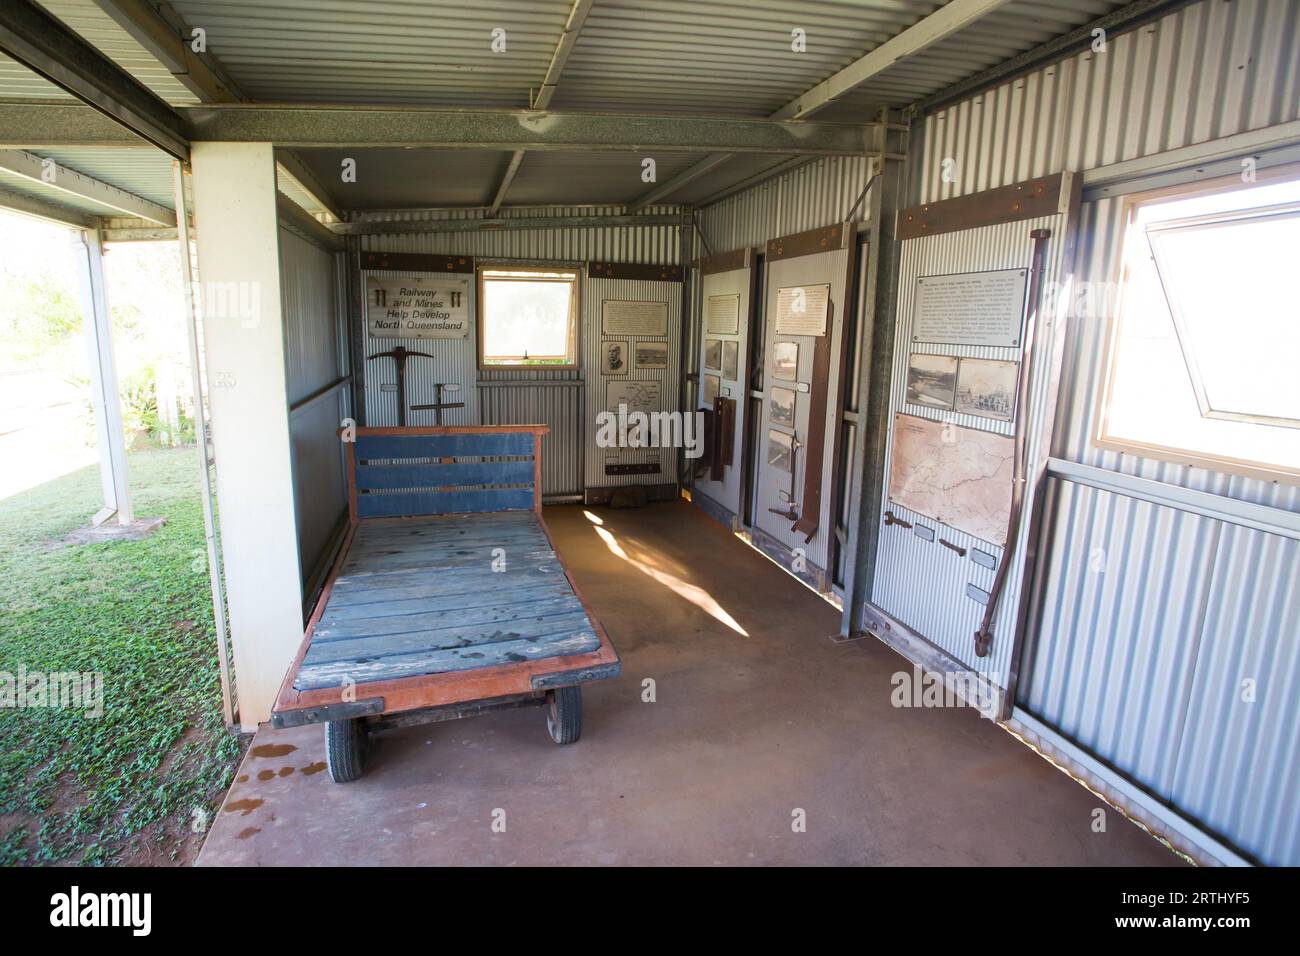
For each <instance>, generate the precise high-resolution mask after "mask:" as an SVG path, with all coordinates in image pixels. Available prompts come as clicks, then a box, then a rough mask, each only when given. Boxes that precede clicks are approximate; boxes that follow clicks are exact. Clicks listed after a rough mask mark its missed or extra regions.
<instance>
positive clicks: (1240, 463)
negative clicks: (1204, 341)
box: [1091, 157, 1300, 485]
mask: <svg viewBox="0 0 1300 956" xmlns="http://www.w3.org/2000/svg"><path fill="white" fill-rule="evenodd" d="M1242 158H1243V159H1245V158H1247V157H1242ZM1296 179H1300V164H1286V165H1282V166H1275V167H1270V168H1268V169H1262V170H1259V171H1258V173H1257V175H1256V178H1255V181H1254V182H1252V183H1249V184H1246V183H1243V182H1242V180H1241V177H1240V175H1232V176H1223V177H1217V178H1214V179H1208V180H1201V181H1197V182H1192V183H1184V184H1181V185H1177V186H1165V187H1161V188H1159V189H1151V190H1146V191H1143V192H1135V193H1130V194H1128V195H1126V196H1124V197H1123V206H1122V208H1121V214H1120V219H1121V221H1122V222H1123V230H1124V231H1123V235H1122V237H1121V240H1120V244H1119V254H1118V256H1117V261H1116V263H1115V266H1114V270H1113V271H1112V273H1111V278H1112V281H1113V282H1115V283H1116V285H1117V287H1118V289H1119V290H1120V291H1119V295H1118V297H1117V299H1116V302H1115V307H1114V309H1113V310H1111V314H1110V315H1109V316H1108V317H1107V328H1106V332H1105V344H1104V348H1103V351H1102V364H1101V371H1102V380H1101V387H1100V388H1099V389H1097V398H1096V400H1095V408H1094V410H1093V421H1094V422H1095V425H1094V427H1093V433H1092V436H1091V440H1092V445H1093V446H1094V447H1097V448H1101V449H1103V450H1106V451H1115V452H1121V453H1124V454H1130V455H1136V456H1138V457H1140V458H1147V459H1151V460H1154V461H1162V462H1168V463H1170V464H1175V465H1184V466H1187V467H1191V468H1204V469H1207V470H1209V471H1214V472H1218V473H1221V474H1228V475H1236V476H1240V477H1243V478H1251V479H1255V480H1259V481H1268V482H1282V483H1285V484H1290V485H1300V468H1289V467H1287V466H1285V465H1277V464H1273V463H1272V462H1266V461H1256V460H1253V459H1248V458H1237V457H1234V456H1232V455H1216V454H1212V453H1209V452H1201V451H1197V450H1195V449H1190V448H1180V447H1177V446H1170V445H1160V444H1156V443H1154V442H1143V441H1138V440H1135V439H1132V438H1119V437H1114V436H1111V435H1110V434H1108V425H1109V420H1110V407H1111V396H1112V394H1113V392H1114V383H1115V374H1116V371H1117V368H1118V365H1119V344H1120V332H1121V328H1122V325H1123V320H1124V306H1125V300H1126V298H1127V291H1128V289H1129V288H1130V283H1129V278H1130V277H1129V261H1130V258H1131V257H1132V255H1133V249H1132V244H1133V243H1134V242H1135V241H1137V242H1141V243H1143V244H1146V245H1147V246H1148V252H1149V253H1150V254H1151V255H1152V256H1153V257H1154V256H1155V251H1154V249H1152V248H1151V247H1150V244H1149V243H1148V240H1147V237H1146V230H1145V229H1139V228H1138V227H1137V224H1136V219H1137V214H1138V210H1139V208H1141V207H1144V206H1148V205H1151V204H1153V203H1157V202H1168V201H1172V200H1178V199H1196V198H1198V197H1203V196H1213V195H1220V194H1224V193H1230V192H1236V191H1239V190H1241V189H1243V188H1249V187H1251V186H1261V185H1266V184H1269V183H1273V182H1285V181H1287V180H1296ZM1268 208H1271V207H1268V206H1260V207H1255V209H1257V210H1264V209H1268ZM1251 212H1253V211H1252V210H1233V211H1229V212H1225V213H1216V214H1213V216H1214V217H1217V218H1222V217H1225V216H1233V215H1238V214H1240V213H1251ZM1188 218H1193V217H1188ZM1156 279H1157V281H1158V282H1163V280H1162V278H1161V273H1160V270H1159V268H1158V267H1157V268H1156ZM1161 292H1162V295H1164V294H1165V293H1164V290H1163V288H1162V290H1161ZM1166 302H1168V298H1167V296H1166ZM1170 319H1171V321H1172V322H1173V325H1174V333H1175V336H1177V337H1178V339H1179V349H1180V351H1181V352H1182V355H1183V362H1184V365H1185V366H1186V368H1187V372H1188V375H1189V376H1191V379H1192V390H1193V392H1194V393H1195V394H1196V399H1197V402H1198V404H1199V403H1200V402H1201V401H1202V399H1201V395H1200V393H1199V391H1198V387H1199V386H1198V383H1197V381H1196V375H1197V374H1198V373H1197V372H1196V371H1195V370H1194V368H1193V365H1192V364H1191V361H1190V359H1189V355H1188V351H1187V349H1186V347H1185V346H1184V343H1183V338H1182V330H1181V329H1179V327H1178V326H1179V321H1178V318H1177V316H1176V315H1175V314H1174V309H1173V307H1172V304H1171V305H1170ZM1201 408H1202V409H1203V408H1204V406H1203V405H1202V406H1201ZM1210 417H1213V418H1215V419H1217V420H1225V419H1224V416H1221V415H1214V416H1210ZM1227 420H1232V421H1242V419H1240V418H1235V417H1234V418H1231V419H1227ZM1245 423H1248V424H1260V425H1266V426H1267V427H1276V426H1272V425H1268V424H1267V423H1264V422H1259V421H1256V420H1255V419H1246V420H1245Z"/></svg>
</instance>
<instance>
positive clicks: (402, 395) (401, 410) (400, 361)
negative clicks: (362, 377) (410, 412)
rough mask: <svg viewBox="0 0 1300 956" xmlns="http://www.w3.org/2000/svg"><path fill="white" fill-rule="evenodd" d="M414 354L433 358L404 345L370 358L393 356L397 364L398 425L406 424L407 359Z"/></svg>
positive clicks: (403, 425) (426, 353) (377, 353)
mask: <svg viewBox="0 0 1300 956" xmlns="http://www.w3.org/2000/svg"><path fill="white" fill-rule="evenodd" d="M412 355H418V356H420V357H421V358H433V356H432V355H430V354H429V353H428V352H414V351H411V350H410V349H407V348H406V347H405V346H403V345H399V346H397V347H396V348H394V349H393V350H392V351H391V352H376V353H375V354H374V355H372V356H370V358H371V359H372V360H373V359H377V358H391V359H392V360H393V363H394V364H395V365H396V366H397V424H398V427H405V425H406V360H407V359H408V358H410V357H411V356H412Z"/></svg>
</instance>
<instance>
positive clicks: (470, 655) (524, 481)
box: [272, 425, 619, 726]
mask: <svg viewBox="0 0 1300 956" xmlns="http://www.w3.org/2000/svg"><path fill="white" fill-rule="evenodd" d="M546 431H547V429H546V426H544V425H511V426H460V427H441V428H369V429H366V428H363V429H357V430H356V436H355V441H354V442H351V443H349V446H348V448H347V457H348V480H349V486H350V488H349V492H350V494H349V510H350V513H351V523H350V526H349V529H348V532H347V535H346V537H345V539H344V542H343V544H342V547H341V548H340V551H339V555H338V558H337V559H336V561H335V564H334V567H333V569H332V570H331V572H330V576H329V578H328V580H327V581H326V585H325V589H324V591H323V593H322V595H321V598H320V600H319V601H318V602H317V606H316V610H315V613H314V614H313V615H312V618H311V620H310V621H309V622H308V625H307V630H306V633H305V634H304V636H303V641H302V644H301V646H300V647H299V650H298V655H297V657H296V658H295V659H294V662H293V664H292V666H291V667H290V669H289V672H288V674H287V675H286V677H285V680H284V683H283V684H282V685H281V688H280V695H279V698H278V700H277V701H276V704H275V707H274V709H273V712H272V722H273V723H274V724H275V725H276V726H294V725H297V724H302V723H317V722H326V721H336V720H346V719H355V718H358V717H363V716H375V715H379V714H391V713H396V712H401V711H411V710H423V709H429V708H438V707H444V706H449V705H459V704H465V703H468V702H475V701H490V700H497V699H503V698H509V697H517V696H520V695H524V696H528V695H532V696H539V695H542V694H544V693H546V692H547V691H551V690H554V689H555V688H560V687H570V686H575V685H578V684H583V683H587V682H590V681H593V680H599V679H601V678H605V677H613V676H616V675H617V674H618V672H619V660H618V654H617V653H616V652H615V650H614V647H613V645H612V644H611V643H610V640H609V637H608V635H606V634H605V631H604V629H603V628H602V627H601V626H600V622H599V621H597V620H596V619H595V618H594V617H593V616H592V614H591V612H590V610H589V609H588V608H587V607H586V605H585V603H584V602H583V600H582V595H581V594H580V593H579V592H578V590H577V588H576V587H575V586H574V584H573V580H572V578H571V577H570V576H569V574H568V572H567V571H566V570H565V568H564V566H563V563H562V562H561V561H560V559H559V557H558V556H557V555H556V553H555V548H554V545H553V544H552V543H551V538H550V534H549V532H548V531H547V529H546V522H545V521H544V520H543V519H542V514H541V510H542V508H541V489H540V472H541V464H540V462H541V458H540V445H541V437H542V435H544V434H546Z"/></svg>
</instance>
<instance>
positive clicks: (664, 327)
mask: <svg viewBox="0 0 1300 956" xmlns="http://www.w3.org/2000/svg"><path fill="white" fill-rule="evenodd" d="M600 331H601V332H602V333H603V334H604V335H667V334H668V303H667V302H644V301H631V300H628V299H606V300H605V301H603V302H601V304H600Z"/></svg>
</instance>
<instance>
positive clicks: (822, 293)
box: [776, 283, 831, 335]
mask: <svg viewBox="0 0 1300 956" xmlns="http://www.w3.org/2000/svg"><path fill="white" fill-rule="evenodd" d="M830 298H831V287H830V283H826V284H824V285H796V286H790V287H788V288H785V289H777V290H776V330H777V332H780V333H781V334H783V335H825V334H826V315H827V309H828V307H829V305H830Z"/></svg>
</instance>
